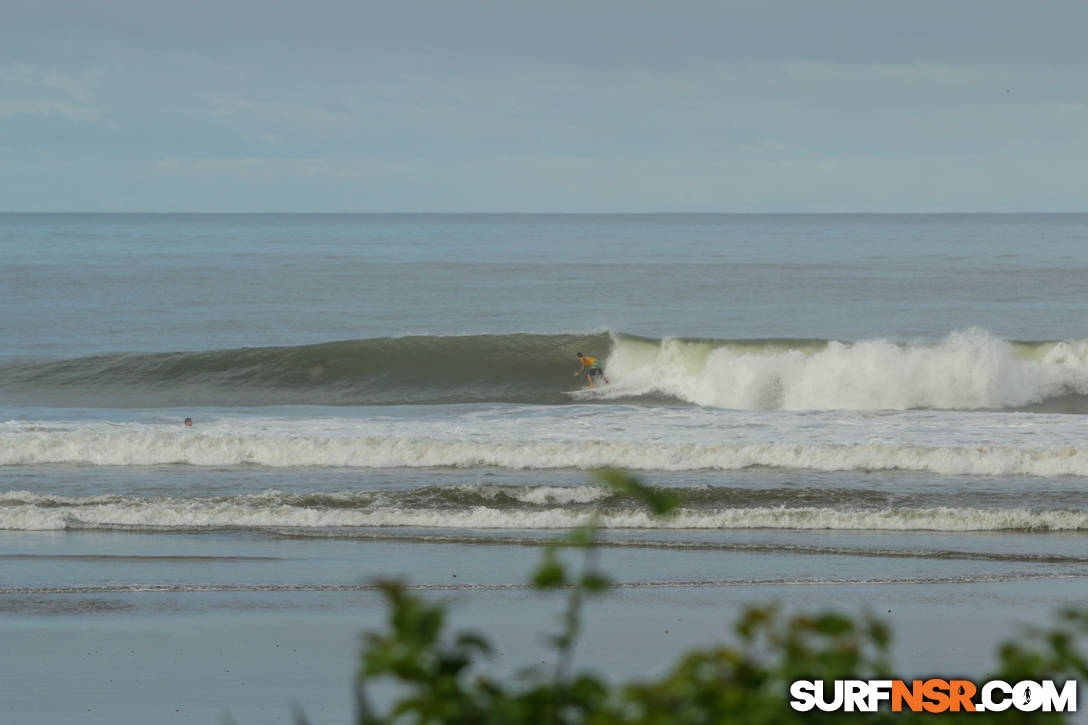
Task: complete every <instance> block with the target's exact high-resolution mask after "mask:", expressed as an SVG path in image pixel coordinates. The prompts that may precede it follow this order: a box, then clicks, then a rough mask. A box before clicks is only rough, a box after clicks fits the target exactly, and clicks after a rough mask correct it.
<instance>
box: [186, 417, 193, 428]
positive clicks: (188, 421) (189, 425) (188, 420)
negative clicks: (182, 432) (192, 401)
mask: <svg viewBox="0 0 1088 725" xmlns="http://www.w3.org/2000/svg"><path fill="white" fill-rule="evenodd" d="M185 427H186V428H192V427H193V419H192V418H186V419H185Z"/></svg>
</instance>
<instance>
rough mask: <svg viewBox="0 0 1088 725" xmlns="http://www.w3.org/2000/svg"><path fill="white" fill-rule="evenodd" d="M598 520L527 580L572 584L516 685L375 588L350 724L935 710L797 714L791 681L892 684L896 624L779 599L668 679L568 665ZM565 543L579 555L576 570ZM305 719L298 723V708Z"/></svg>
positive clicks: (1062, 638)
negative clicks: (381, 626)
mask: <svg viewBox="0 0 1088 725" xmlns="http://www.w3.org/2000/svg"><path fill="white" fill-rule="evenodd" d="M597 475H598V478H599V479H600V480H602V481H603V482H605V483H606V484H608V485H609V486H611V487H612V488H613V489H615V490H617V491H619V492H622V493H624V494H626V495H630V496H633V497H635V498H636V499H638V500H640V501H642V502H643V503H644V504H645V505H646V506H647V507H648V508H649V509H650V510H651V511H652V512H653V513H654V514H655V515H660V516H667V515H669V513H670V512H671V511H672V510H673V509H674V508H675V505H676V504H675V500H674V499H673V498H672V497H671V496H669V495H668V494H667V493H665V492H663V491H660V490H657V489H654V488H651V487H648V486H645V485H643V484H641V483H639V482H638V481H636V480H634V479H633V478H631V477H629V476H627V475H625V474H623V473H620V472H617V471H603V472H600V473H598V474H597ZM597 536H598V525H597V520H596V518H595V517H593V518H591V520H590V521H589V522H588V523H587V524H586V525H585V526H582V527H579V528H577V529H575V530H573V531H571V532H570V533H568V534H567V535H566V536H564V537H562V538H561V539H558V540H556V541H554V542H552V543H551V544H549V545H548V546H547V547H546V548H545V550H544V553H543V556H542V559H541V562H540V564H539V566H538V567H537V568H536V570H535V571H534V572H533V575H532V578H531V582H532V584H533V586H534V587H536V588H539V589H559V590H567V591H568V592H569V594H568V597H567V602H566V607H565V608H564V611H563V615H562V627H561V629H560V631H559V632H558V633H556V634H555V635H553V636H552V637H551V640H550V641H551V644H552V646H553V647H554V649H555V651H556V664H555V668H554V670H553V671H551V672H550V673H545V672H541V671H539V670H536V671H527V672H526V673H524V674H523V676H522V677H520V678H514V679H513V681H501V680H496V679H494V678H492V677H489V676H488V675H486V674H484V673H483V671H482V670H481V668H480V667H479V664H480V662H481V659H482V658H484V657H486V656H487V655H488V654H489V653H490V652H491V646H490V644H489V642H488V640H487V639H486V638H485V637H484V636H483V635H480V634H478V633H473V632H461V633H458V634H456V635H452V636H449V635H447V633H446V610H445V608H444V607H443V606H442V605H438V604H432V603H428V602H427V601H425V600H424V599H423V598H422V597H421V596H418V595H416V594H414V593H413V592H411V591H409V590H407V589H406V588H405V587H404V586H403V585H402V584H399V583H396V582H385V583H383V584H382V585H381V589H382V591H383V593H384V596H385V598H386V602H387V605H388V608H389V620H388V625H387V628H386V629H385V630H384V631H383V632H377V633H374V632H372V633H369V634H367V635H366V637H365V644H364V649H363V653H362V658H361V664H360V669H359V673H358V680H357V722H358V723H359V725H376V724H381V725H392V724H394V723H396V724H401V723H413V724H419V725H430V724H436V725H437V724H438V723H443V724H450V725H458V724H465V725H468V724H469V723H472V724H474V725H475V724H480V725H490V724H494V725H500V724H501V725H519V724H526V725H528V724H530V723H531V724H532V725H541V724H545V725H546V724H548V723H553V724H555V725H606V724H607V725H611V724H613V723H618V724H620V725H702V724H704V723H705V724H711V723H740V724H743V725H763V724H767V725H771V724H772V723H773V724H775V725H779V724H789V723H801V722H804V723H811V722H828V723H831V722H840V721H842V720H844V719H863V720H865V721H866V722H888V723H897V724H899V723H920V722H922V721H923V720H924V721H926V722H929V721H930V720H931V719H932V717H933V715H931V714H928V713H914V712H910V711H903V712H890V711H889V710H888V709H887V708H885V709H883V710H881V711H879V712H875V713H852V714H849V713H842V712H831V713H826V712H821V711H819V710H813V711H809V712H797V711H795V710H793V709H792V708H791V707H790V705H789V700H790V695H789V686H790V683H791V682H793V681H795V680H802V679H803V680H824V681H832V680H849V679H892V676H891V674H890V664H889V647H890V642H891V632H890V631H889V629H888V627H887V626H886V625H885V624H884V623H882V622H881V621H879V620H877V619H875V618H872V617H860V618H859V617H853V616H848V615H844V614H841V613H835V612H824V613H817V614H798V615H794V616H790V617H786V616H784V615H783V614H782V612H781V611H780V610H779V609H778V608H777V607H774V606H770V607H749V608H747V609H745V611H744V612H743V614H742V616H741V617H740V618H739V620H738V621H737V623H736V624H735V626H734V633H735V635H736V640H737V642H736V644H725V645H721V646H717V647H712V648H708V649H704V650H698V651H694V652H690V653H688V654H686V655H685V656H683V657H682V658H681V660H680V662H679V663H678V664H677V665H676V666H675V667H674V668H673V669H672V670H671V671H670V672H668V673H667V674H665V675H664V676H662V677H659V678H657V679H654V680H650V681H646V682H633V683H627V684H621V685H612V684H610V683H608V682H607V681H606V680H604V679H602V678H601V677H598V676H596V675H593V674H588V673H574V672H572V663H573V654H574V647H575V643H576V641H577V639H578V634H579V632H580V631H581V627H582V608H583V606H584V604H585V601H586V599H587V598H588V597H591V596H597V595H600V594H602V593H604V592H605V591H607V590H608V587H609V582H608V579H607V578H606V577H605V575H604V574H603V572H601V571H600V570H599V568H598V561H597V551H598V547H597ZM563 550H574V551H580V552H582V554H583V556H582V565H581V568H580V569H579V570H578V571H572V570H571V567H569V566H568V565H567V564H566V563H565V560H564V557H563V556H562V555H561V552H562V551H563ZM1086 631H1088V612H1076V611H1067V612H1063V613H1062V614H1061V615H1060V617H1059V620H1058V624H1057V626H1056V627H1054V628H1052V629H1048V630H1036V631H1031V632H1028V633H1027V635H1026V638H1025V639H1023V641H1021V642H1019V643H1008V644H1005V645H1003V646H1002V647H1001V649H1000V651H999V661H998V665H997V667H996V668H995V669H994V671H993V672H992V673H991V674H989V675H987V676H986V677H983V678H980V679H981V680H987V679H1003V680H1006V681H1009V682H1016V681H1020V680H1041V679H1053V680H1064V679H1066V678H1069V677H1088V663H1086V660H1085V657H1084V655H1083V654H1082V653H1081V652H1080V651H1079V650H1078V648H1077V642H1078V639H1079V638H1080V637H1081V636H1083V635H1084V634H1085V633H1086ZM380 679H385V680H389V681H391V682H392V683H394V684H395V686H396V692H397V695H396V698H395V700H394V702H393V703H392V704H391V705H390V706H389V707H388V708H386V709H385V710H384V711H383V712H376V711H375V710H374V708H373V707H372V706H371V704H370V702H369V699H368V697H367V691H366V685H367V683H369V682H372V681H376V680H380ZM940 717H941V721H942V722H956V721H958V720H959V719H960V718H967V721H968V722H970V723H974V724H979V725H981V724H982V723H990V722H1001V723H1061V722H1065V720H1064V716H1063V715H1062V714H1061V713H1047V712H1041V711H1037V712H1018V711H1016V710H1011V711H1006V712H1000V713H998V712H988V713H981V712H972V713H965V712H948V713H944V714H943V715H941V716H940ZM299 721H300V722H305V720H304V718H302V717H301V716H299Z"/></svg>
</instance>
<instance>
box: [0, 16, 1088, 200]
mask: <svg viewBox="0 0 1088 725" xmlns="http://www.w3.org/2000/svg"><path fill="white" fill-rule="evenodd" d="M2 5H3V21H2V22H0V210H3V211H73V210H85V211H359V212H377V211H529V212H531V211H571V212H584V211H632V212H650V211H724V212H773V211H828V212H834V211H1001V212H1006V211H1007V212H1017V211H1078V212H1088V183H1086V178H1088V42H1086V41H1085V36H1084V32H1085V28H1088V2H1084V0H1039V1H1038V2H1023V1H1022V0H912V2H902V1H901V0H900V1H897V2H882V1H880V0H751V1H749V0H705V1H689V0H668V2H666V1H665V0H655V1H650V0H614V1H602V2H596V1H594V0H577V1H568V0H547V1H546V2H542V1H540V0H537V1H536V2H522V1H521V0H396V1H390V0H386V1H382V2H376V1H371V0H354V1H350V0H344V1H342V2H341V1H336V0H309V1H307V2H301V1H297V2H286V1H283V0H215V2H206V1H205V0H186V1H185V2H181V1H180V0H171V1H169V2H166V1H163V0H99V1H97V2H82V1H79V2H76V1H73V0H64V1H59V0H25V1H24V0H3V3H2Z"/></svg>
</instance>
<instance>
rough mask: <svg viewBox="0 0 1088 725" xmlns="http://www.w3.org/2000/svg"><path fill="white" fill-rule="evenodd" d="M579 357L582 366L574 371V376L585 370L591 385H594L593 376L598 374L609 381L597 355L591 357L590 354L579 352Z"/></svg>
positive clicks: (606, 381)
mask: <svg viewBox="0 0 1088 725" xmlns="http://www.w3.org/2000/svg"><path fill="white" fill-rule="evenodd" d="M577 357H578V361H579V362H581V363H582V367H580V368H578V369H577V370H575V371H574V377H578V375H579V374H580V373H581V372H582V371H583V370H585V372H586V379H587V380H588V381H589V387H591V388H592V387H593V378H595V377H597V376H598V375H599V376H601V378H603V379H604V381H605V383H608V378H606V377H605V376H604V369H603V368H602V367H601V361H600V360H598V359H597V358H595V357H590V356H589V355H583V354H582V353H578V355H577Z"/></svg>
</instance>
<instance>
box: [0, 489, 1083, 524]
mask: <svg viewBox="0 0 1088 725" xmlns="http://www.w3.org/2000/svg"><path fill="white" fill-rule="evenodd" d="M669 490H670V491H671V492H672V493H673V494H674V495H677V496H678V497H679V499H680V502H681V506H680V508H679V510H678V511H677V512H676V514H675V515H674V516H671V517H669V518H665V519H662V518H655V517H652V516H650V515H649V514H647V513H646V511H645V509H644V508H643V507H641V506H640V505H639V504H638V503H637V502H635V501H633V500H632V499H630V498H628V497H626V496H623V495H620V494H616V493H614V492H612V491H610V490H607V489H604V488H601V487H596V486H530V487H519V486H502V485H493V484H469V485H463V486H444V487H423V488H418V489H412V490H409V491H355V492H333V493H308V494H300V493H287V492H282V491H274V490H271V491H264V492H262V493H259V494H246V495H236V496H219V497H193V498H184V497H172V496H151V497H139V496H121V495H98V496H60V495H51V494H36V493H31V492H29V491H9V492H6V493H2V494H0V530H20V531H33V530H60V529H107V530H122V531H126V530H127V531H157V530H170V531H178V530H190V531H203V530H224V529H230V530H235V529H242V530H246V529H254V530H274V531H277V530H280V531H283V532H284V533H288V534H290V533H292V531H291V530H296V531H297V530H301V531H316V530H322V531H326V532H330V534H331V535H343V536H350V535H351V532H350V531H344V530H345V529H347V530H350V529H358V528H385V527H413V528H427V529H430V528H436V529H455V530H457V529H471V530H477V529H520V530H532V529H567V528H570V527H571V526H577V525H580V524H583V523H585V522H586V521H587V519H588V518H589V517H590V515H592V514H593V513H595V514H596V515H597V516H598V518H597V521H598V523H599V525H600V526H602V527H603V528H607V529H671V530H675V529H703V530H707V529H719V530H725V529H759V528H762V529H837V530H884V531H918V530H928V531H1084V530H1088V512H1086V511H1084V510H1079V509H1050V510H1039V509H1030V508H1026V507H1024V508H984V507H970V506H948V505H914V506H910V505H902V504H897V503H896V502H895V500H894V498H895V497H892V496H889V495H888V494H886V493H881V492H877V491H870V492H864V491H861V492H859V491H838V490H825V491H817V490H813V491H809V492H807V493H803V494H801V495H798V492H796V491H782V490H774V489H768V490H736V489H731V488H724V487H723V488H717V487H705V488H695V489H683V488H681V489H675V488H674V489H669Z"/></svg>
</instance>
